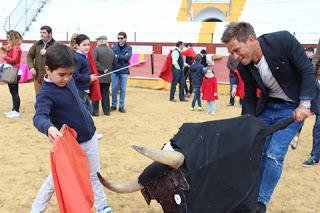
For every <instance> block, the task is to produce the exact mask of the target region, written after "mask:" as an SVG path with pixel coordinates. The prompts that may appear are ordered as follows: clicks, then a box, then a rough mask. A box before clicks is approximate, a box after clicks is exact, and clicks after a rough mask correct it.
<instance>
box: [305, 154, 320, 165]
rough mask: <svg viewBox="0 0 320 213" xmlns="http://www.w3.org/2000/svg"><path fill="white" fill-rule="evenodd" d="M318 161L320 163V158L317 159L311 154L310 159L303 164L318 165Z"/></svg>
mask: <svg viewBox="0 0 320 213" xmlns="http://www.w3.org/2000/svg"><path fill="white" fill-rule="evenodd" d="M317 163H319V159H317V158H316V157H314V156H312V155H311V156H310V157H309V159H308V160H306V161H304V162H303V163H302V166H303V167H312V166H314V165H316V164H317Z"/></svg>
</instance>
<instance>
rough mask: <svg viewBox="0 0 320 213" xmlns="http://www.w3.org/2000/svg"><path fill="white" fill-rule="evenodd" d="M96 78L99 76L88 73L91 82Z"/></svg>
mask: <svg viewBox="0 0 320 213" xmlns="http://www.w3.org/2000/svg"><path fill="white" fill-rule="evenodd" d="M98 78H99V77H98V76H97V75H96V74H92V75H90V81H91V82H92V81H95V80H97V79H98Z"/></svg>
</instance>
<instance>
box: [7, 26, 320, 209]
mask: <svg viewBox="0 0 320 213" xmlns="http://www.w3.org/2000/svg"><path fill="white" fill-rule="evenodd" d="M40 35H41V39H40V40H39V41H37V42H35V43H34V44H33V45H32V47H31V48H30V49H29V51H28V55H27V63H28V67H29V69H30V71H31V73H32V74H33V76H34V89H35V93H36V94H37V97H36V104H35V110H36V112H35V115H34V118H33V122H34V126H35V127H36V128H37V129H38V130H39V131H40V132H42V133H43V134H46V135H47V136H48V137H49V138H50V140H51V141H52V142H53V141H55V140H56V139H57V138H58V137H60V136H61V133H60V132H59V129H60V128H61V127H62V125H63V124H67V125H69V126H71V127H72V128H74V129H75V130H76V132H77V133H78V134H77V141H78V142H79V144H80V145H81V147H82V149H83V150H84V151H85V152H86V154H87V157H88V161H89V165H90V179H91V182H92V186H93V191H94V200H95V208H96V210H97V212H100V213H111V208H110V207H109V205H108V203H107V199H106V196H105V194H104V191H103V188H102V185H101V184H100V182H99V180H98V178H97V174H96V173H97V171H99V170H100V162H99V161H100V159H99V158H100V157H99V149H98V145H97V144H98V143H97V134H96V132H95V130H96V127H95V125H94V121H93V119H92V116H99V103H100V101H101V105H102V111H103V114H104V115H105V116H109V115H110V113H111V112H112V111H115V110H117V109H118V110H119V112H121V113H126V108H125V96H126V86H127V81H128V75H129V69H128V66H129V64H130V63H129V60H130V58H131V56H132V47H131V46H130V45H129V44H128V43H127V34H126V33H125V32H119V33H118V34H117V39H118V43H116V44H115V45H113V46H112V48H110V47H109V45H108V40H107V37H106V36H105V35H102V36H99V37H98V38H96V42H97V46H96V47H95V48H94V50H93V51H91V48H90V44H91V43H90V38H89V37H88V36H87V35H85V34H74V35H73V36H72V39H71V42H70V47H68V46H66V45H64V44H61V43H59V42H57V41H55V40H54V39H53V37H52V29H51V27H49V26H43V27H41V29H40ZM22 39H23V38H22V36H21V35H20V33H19V32H17V31H14V30H10V31H9V32H7V40H8V45H7V46H6V47H2V50H3V51H4V52H5V56H4V61H5V63H6V64H9V65H10V66H12V67H14V68H16V69H19V66H20V62H21V48H20V45H21V42H22ZM221 40H222V42H223V43H224V44H225V45H226V47H227V49H228V51H229V53H230V56H229V57H228V62H227V65H226V66H227V67H228V69H229V70H230V74H229V79H230V100H229V106H234V104H235V99H234V98H235V96H239V97H240V105H241V106H242V114H251V115H253V116H256V117H258V118H259V119H260V120H261V121H262V122H263V123H264V124H265V125H266V126H270V125H272V124H273V123H275V122H277V121H280V120H282V119H284V118H290V117H294V119H295V122H294V123H292V124H290V125H289V126H288V127H287V128H285V129H282V130H279V131H277V132H275V133H274V134H273V135H272V136H271V137H269V138H268V139H267V142H266V144H265V149H264V152H263V155H262V159H261V183H260V191H259V196H258V206H257V212H259V213H263V212H266V208H267V205H268V203H269V201H270V199H271V196H272V194H273V192H274V189H275V188H276V186H277V183H278V181H279V179H280V177H281V173H282V169H283V163H284V159H285V156H286V154H287V151H288V147H289V146H290V143H291V142H292V140H293V139H294V138H295V137H298V132H299V131H301V128H302V126H303V122H304V120H305V119H306V118H307V117H309V116H311V115H312V114H315V115H316V122H315V125H314V128H313V148H312V151H311V154H310V157H309V158H308V159H307V160H306V161H304V162H303V165H304V166H306V167H310V166H313V165H315V164H317V163H319V158H320V139H319V136H320V119H319V112H320V111H319V107H320V97H319V95H320V92H319V91H320V83H319V79H320V77H319V75H320V65H319V64H320V50H319V48H320V43H319V45H318V49H317V51H316V54H314V50H313V48H307V49H304V48H303V47H302V45H301V44H300V43H299V42H298V41H297V40H296V38H294V37H293V36H292V35H291V34H290V33H289V32H287V31H280V32H275V33H269V34H265V35H262V36H260V37H256V34H255V31H254V28H253V27H252V26H251V25H250V24H249V23H246V22H238V23H233V22H232V23H230V24H229V25H228V26H227V27H226V29H225V31H224V33H223V36H222V38H221ZM184 56H186V57H185V60H184ZM171 58H172V64H171V72H172V81H171V88H170V96H169V101H171V102H177V100H176V99H175V91H176V86H177V85H178V84H179V93H178V98H179V101H181V102H185V101H187V98H190V97H191V94H193V98H192V101H191V106H190V110H191V111H194V110H195V106H196V104H197V105H198V108H197V109H198V111H203V105H202V100H205V101H206V102H207V112H208V114H215V113H216V104H215V101H216V100H218V85H217V79H216V77H215V71H214V70H213V67H212V64H213V63H214V62H213V60H212V57H211V60H208V57H207V52H206V50H201V51H200V53H199V54H196V53H195V51H194V50H193V47H192V44H186V45H184V44H183V42H182V41H178V42H177V43H176V47H175V48H174V49H173V50H172V52H171ZM315 70H316V72H315ZM316 73H317V75H316ZM20 75H21V72H18V74H17V81H16V82H14V83H9V84H8V87H9V91H10V94H11V96H12V102H13V107H12V110H11V111H9V112H6V113H5V116H6V117H8V118H16V117H19V116H20V97H19V92H18V91H19V90H18V88H19V86H18V85H19V84H18V81H19V76H20ZM187 83H189V85H187ZM110 86H111V90H112V92H111V97H112V100H111V102H110V100H109V96H110V91H109V90H110ZM118 95H119V101H118ZM79 115H81V116H79ZM79 119H82V120H81V121H79ZM53 192H54V186H53V180H52V175H51V174H50V175H49V176H48V177H47V179H46V180H45V182H44V184H43V186H42V187H41V189H40V191H39V193H38V196H37V197H36V199H35V201H34V203H33V205H32V210H31V212H34V213H36V212H43V211H45V209H46V207H47V205H48V202H49V200H50V198H51V196H52V194H53Z"/></svg>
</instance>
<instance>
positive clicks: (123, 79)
mask: <svg viewBox="0 0 320 213" xmlns="http://www.w3.org/2000/svg"><path fill="white" fill-rule="evenodd" d="M128 76H129V75H128V74H119V73H112V74H111V82H112V104H111V106H112V107H117V102H118V101H117V96H118V89H119V82H120V100H119V108H123V107H124V98H125V97H126V87H127V81H128Z"/></svg>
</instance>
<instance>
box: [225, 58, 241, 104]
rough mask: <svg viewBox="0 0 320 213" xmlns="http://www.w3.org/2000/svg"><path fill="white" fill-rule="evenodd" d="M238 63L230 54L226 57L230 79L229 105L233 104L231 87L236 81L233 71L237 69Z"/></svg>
mask: <svg viewBox="0 0 320 213" xmlns="http://www.w3.org/2000/svg"><path fill="white" fill-rule="evenodd" d="M238 64H239V61H238V60H236V59H235V58H234V57H233V56H232V55H231V54H230V55H229V57H228V61H227V67H228V69H229V71H230V72H229V80H230V99H229V106H234V96H232V94H231V92H232V88H233V87H235V85H237V82H236V76H235V71H236V69H237V66H238Z"/></svg>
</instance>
